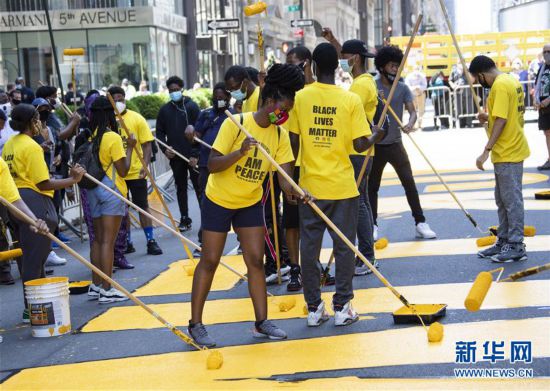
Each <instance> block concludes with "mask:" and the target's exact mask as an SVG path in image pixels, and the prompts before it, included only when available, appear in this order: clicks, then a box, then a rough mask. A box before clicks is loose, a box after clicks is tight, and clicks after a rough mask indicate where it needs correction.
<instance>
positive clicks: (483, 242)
mask: <svg viewBox="0 0 550 391" xmlns="http://www.w3.org/2000/svg"><path fill="white" fill-rule="evenodd" d="M496 241H497V237H496V236H485V237H483V238H478V239H477V240H476V244H477V246H478V247H486V246H491V245H493V244H495V242H496Z"/></svg>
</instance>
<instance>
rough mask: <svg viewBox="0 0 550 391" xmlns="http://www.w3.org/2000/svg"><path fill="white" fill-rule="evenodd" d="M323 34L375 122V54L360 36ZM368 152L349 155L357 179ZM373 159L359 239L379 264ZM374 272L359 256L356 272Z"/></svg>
mask: <svg viewBox="0 0 550 391" xmlns="http://www.w3.org/2000/svg"><path fill="white" fill-rule="evenodd" d="M323 32H324V37H325V39H327V40H328V41H329V42H330V43H331V44H332V45H333V46H334V47H335V48H336V50H339V52H340V53H339V54H340V60H339V62H340V67H341V68H342V70H343V71H344V72H347V73H349V74H351V76H352V77H353V83H352V84H351V86H350V88H349V91H351V92H354V93H356V94H357V95H359V97H360V98H361V103H362V104H363V108H364V109H365V115H366V116H367V121H368V122H369V124H370V125H371V127H372V126H373V124H374V122H375V121H374V117H375V113H376V107H377V105H378V89H377V88H376V82H375V80H374V77H373V76H372V75H371V74H370V73H368V72H367V61H368V58H373V57H374V54H372V53H369V51H368V49H367V45H366V44H365V42H363V41H361V40H358V39H350V40H348V41H346V42H344V44H343V45H342V46H340V44H339V43H338V40H337V39H336V38H335V37H334V35H333V34H332V32H331V30H330V29H329V28H325V29H323ZM367 152H368V151H365V152H363V153H356V154H353V155H351V156H350V160H351V163H352V164H353V170H354V172H355V180H356V181H357V178H358V177H359V173H360V171H361V167H362V166H363V163H364V161H365V156H366V155H367ZM369 154H370V156H374V147H373V150H372V151H370V153H369ZM371 166H372V161H371V160H370V158H369V162H368V165H367V169H366V170H365V173H364V175H363V179H362V180H361V183H360V184H359V187H358V188H359V213H358V214H357V218H358V222H357V241H358V244H359V251H360V252H361V254H363V255H364V256H365V257H366V258H367V259H368V260H369V261H370V262H371V263H372V264H373V265H374V266H376V267H378V262H377V261H376V259H375V256H374V239H373V232H372V231H373V225H374V222H373V218H372V210H371V208H370V203H369V199H368V191H367V180H366V178H367V177H368V175H369V172H370V169H371ZM370 273H372V272H371V270H370V269H369V268H368V267H367V266H365V264H364V263H363V261H361V260H360V259H359V258H357V257H356V259H355V275H356V276H363V275H366V274H370Z"/></svg>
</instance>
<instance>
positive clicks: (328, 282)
mask: <svg viewBox="0 0 550 391" xmlns="http://www.w3.org/2000/svg"><path fill="white" fill-rule="evenodd" d="M333 285H336V278H334V276H332V275H331V274H330V273H327V279H326V280H325V286H333Z"/></svg>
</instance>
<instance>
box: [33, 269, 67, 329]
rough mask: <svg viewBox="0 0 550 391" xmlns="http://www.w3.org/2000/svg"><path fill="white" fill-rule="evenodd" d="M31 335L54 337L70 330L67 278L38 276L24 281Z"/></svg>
mask: <svg viewBox="0 0 550 391" xmlns="http://www.w3.org/2000/svg"><path fill="white" fill-rule="evenodd" d="M25 298H26V299H27V305H28V309H29V317H30V320H31V326H32V336H33V337H39V338H42V337H55V336H58V335H63V334H67V333H69V332H70V331H71V311H70V307H69V278H68V277H52V278H39V279H36V280H31V281H27V282H26V283H25Z"/></svg>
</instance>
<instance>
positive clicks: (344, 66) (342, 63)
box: [338, 58, 353, 73]
mask: <svg viewBox="0 0 550 391" xmlns="http://www.w3.org/2000/svg"><path fill="white" fill-rule="evenodd" d="M338 62H339V63H340V67H341V68H342V70H343V71H344V72H346V73H351V70H352V69H353V67H351V66H350V65H349V60H346V59H345V58H344V59H340V60H338Z"/></svg>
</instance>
